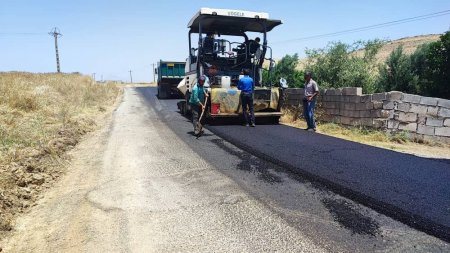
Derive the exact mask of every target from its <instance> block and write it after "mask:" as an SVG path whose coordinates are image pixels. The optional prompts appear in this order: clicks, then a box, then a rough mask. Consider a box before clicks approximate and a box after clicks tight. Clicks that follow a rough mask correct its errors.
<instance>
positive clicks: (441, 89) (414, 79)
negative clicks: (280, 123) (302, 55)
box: [266, 31, 450, 99]
mask: <svg viewBox="0 0 450 253" xmlns="http://www.w3.org/2000/svg"><path fill="white" fill-rule="evenodd" d="M386 43H387V41H383V40H373V41H366V42H364V41H358V42H355V43H353V44H351V45H350V44H345V43H342V42H332V43H330V44H329V45H328V46H327V47H325V48H322V49H307V50H306V59H305V60H304V61H302V64H300V66H299V58H298V55H297V54H294V55H286V56H284V57H283V58H282V59H281V60H280V61H279V62H278V63H277V65H276V66H275V67H274V74H273V75H272V76H270V77H269V76H267V74H266V78H269V79H270V81H271V82H272V83H277V82H278V81H277V80H279V79H280V77H284V78H286V80H287V82H288V84H289V87H297V88H302V87H303V74H304V72H305V71H311V72H312V73H313V76H314V79H317V80H318V81H319V86H320V87H321V88H340V87H362V88H363V92H364V93H366V94H370V93H374V92H384V91H392V90H396V91H401V92H405V93H410V94H418V95H422V96H430V97H439V98H444V99H450V85H448V84H449V83H450V31H448V32H446V33H445V34H443V35H441V36H440V39H439V40H438V41H434V42H430V43H426V44H423V45H421V46H419V47H417V48H416V50H415V51H414V52H412V53H410V54H406V53H405V52H404V50H403V47H402V46H399V47H398V48H396V49H395V50H393V51H392V52H391V53H390V54H389V55H388V56H387V57H386V58H385V59H384V61H382V62H379V59H377V57H376V56H377V54H378V53H379V51H380V49H381V48H382V47H383V45H384V44H386Z"/></svg>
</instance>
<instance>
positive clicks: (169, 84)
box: [155, 60, 185, 99]
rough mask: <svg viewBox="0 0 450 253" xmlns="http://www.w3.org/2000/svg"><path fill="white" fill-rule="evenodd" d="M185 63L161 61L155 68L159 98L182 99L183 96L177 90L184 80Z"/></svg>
mask: <svg viewBox="0 0 450 253" xmlns="http://www.w3.org/2000/svg"><path fill="white" fill-rule="evenodd" d="M184 68H185V63H184V62H179V61H162V60H160V61H159V62H158V64H157V67H156V68H155V75H158V83H157V85H158V98H163V99H164V98H180V97H183V94H182V93H181V92H180V90H179V89H178V88H177V86H178V84H179V83H180V81H181V80H183V78H184V72H185V69H184Z"/></svg>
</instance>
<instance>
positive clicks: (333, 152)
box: [208, 125, 450, 241]
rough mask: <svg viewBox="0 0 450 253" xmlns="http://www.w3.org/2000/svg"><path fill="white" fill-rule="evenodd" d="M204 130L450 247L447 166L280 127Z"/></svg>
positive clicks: (449, 169) (444, 162) (449, 172)
mask: <svg viewBox="0 0 450 253" xmlns="http://www.w3.org/2000/svg"><path fill="white" fill-rule="evenodd" d="M208 129H210V130H211V131H212V132H214V133H215V134H217V135H219V136H221V137H222V138H224V139H226V140H228V141H230V142H231V143H233V144H235V145H236V146H239V147H242V148H244V149H246V150H249V151H250V152H252V153H254V154H255V155H257V156H259V157H262V158H264V159H267V160H270V161H272V162H275V163H277V164H281V165H283V166H284V167H289V168H290V169H292V170H294V171H296V172H298V173H300V174H302V175H305V176H307V177H308V178H310V179H311V180H315V181H318V182H321V183H324V184H325V185H326V186H328V187H330V188H331V189H333V190H334V191H337V192H338V193H340V194H342V195H344V196H346V197H349V198H351V199H354V200H357V201H358V202H362V203H364V204H365V205H368V206H370V207H372V208H374V209H375V210H377V211H380V212H382V213H385V214H387V215H388V216H391V217H393V218H395V219H398V220H401V221H403V222H405V223H407V224H409V225H411V226H413V227H416V228H418V229H421V230H423V231H425V232H427V233H430V234H433V235H435V236H437V237H440V238H442V239H444V240H446V241H450V160H444V159H441V160H440V159H429V158H421V157H417V156H414V155H408V154H402V153H399V152H394V151H389V150H385V149H381V148H376V147H372V146H367V145H362V144H359V143H355V142H351V141H345V140H342V139H338V138H333V137H329V136H325V135H321V134H318V133H314V132H307V131H304V130H301V129H297V128H293V127H289V126H285V125H258V126H256V127H255V128H247V127H244V126H239V125H228V126H208Z"/></svg>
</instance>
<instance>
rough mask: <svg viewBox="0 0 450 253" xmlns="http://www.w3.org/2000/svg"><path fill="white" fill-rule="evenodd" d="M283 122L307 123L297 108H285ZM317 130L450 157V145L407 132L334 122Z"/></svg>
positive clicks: (290, 124) (377, 143)
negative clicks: (414, 137) (418, 139)
mask: <svg viewBox="0 0 450 253" xmlns="http://www.w3.org/2000/svg"><path fill="white" fill-rule="evenodd" d="M283 112H284V116H283V117H282V118H281V122H282V123H283V124H285V125H289V126H292V127H296V128H306V123H305V121H304V120H303V119H301V118H299V117H298V116H297V115H301V112H299V110H298V109H297V108H285V109H284V111H283ZM317 132H318V133H320V134H324V135H329V136H333V137H337V138H340V139H344V140H349V141H354V142H358V143H363V144H367V145H371V146H375V147H380V148H385V149H391V150H395V151H398V152H402V153H408V154H414V155H417V156H422V157H433V158H445V159H450V145H448V144H442V143H436V142H431V141H422V142H420V143H419V142H414V141H411V140H410V138H409V137H408V134H407V133H406V132H399V133H397V134H395V135H390V134H388V133H386V132H384V131H379V130H373V129H368V128H364V127H344V126H341V125H338V124H334V123H318V124H317Z"/></svg>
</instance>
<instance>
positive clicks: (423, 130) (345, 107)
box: [286, 88, 450, 142]
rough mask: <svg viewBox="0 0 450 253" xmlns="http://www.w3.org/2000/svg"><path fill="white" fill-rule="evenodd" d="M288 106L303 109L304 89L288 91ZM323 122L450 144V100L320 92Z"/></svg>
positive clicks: (396, 94) (355, 90) (358, 90)
mask: <svg viewBox="0 0 450 253" xmlns="http://www.w3.org/2000/svg"><path fill="white" fill-rule="evenodd" d="M286 95H287V96H286V99H287V100H286V104H288V105H294V106H298V105H300V106H302V103H301V101H302V98H303V89H287V90H286ZM318 107H319V108H321V111H322V115H321V117H320V120H321V121H325V122H335V123H339V124H343V125H351V126H366V127H371V128H377V129H385V130H388V131H391V132H395V131H401V130H405V131H408V132H410V133H414V134H415V137H419V138H424V139H432V140H442V141H445V142H450V100H446V99H440V98H431V97H422V96H418V95H411V94H406V93H402V92H398V91H391V92H383V93H376V94H369V95H364V94H362V88H339V89H325V90H321V94H320V96H319V100H318Z"/></svg>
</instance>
